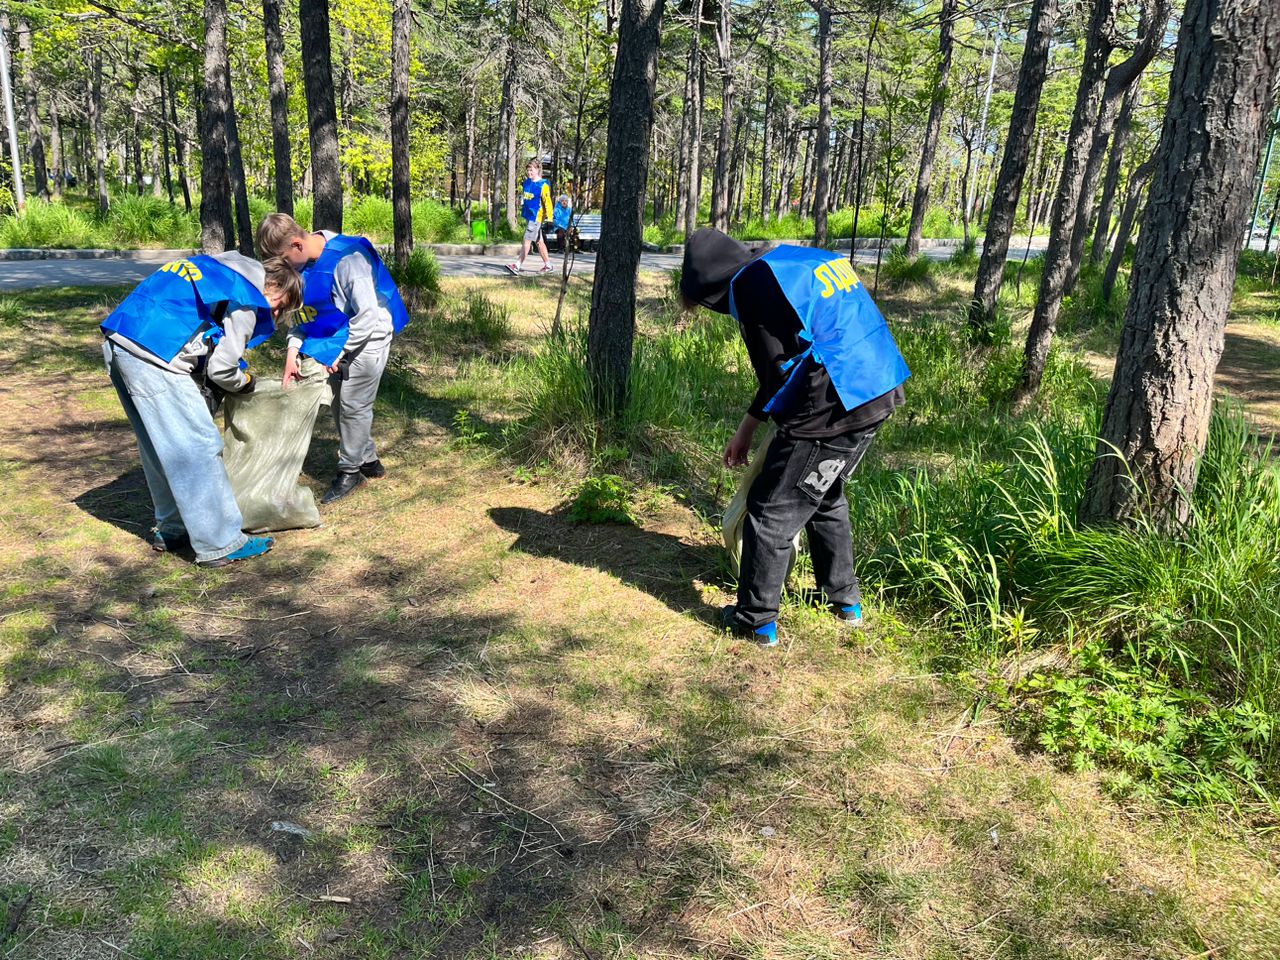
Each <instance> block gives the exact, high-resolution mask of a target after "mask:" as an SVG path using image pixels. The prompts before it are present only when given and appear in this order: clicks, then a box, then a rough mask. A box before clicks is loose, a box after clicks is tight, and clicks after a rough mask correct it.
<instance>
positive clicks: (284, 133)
mask: <svg viewBox="0 0 1280 960" xmlns="http://www.w3.org/2000/svg"><path fill="white" fill-rule="evenodd" d="M262 27H263V34H264V36H265V40H266V47H267V83H268V85H269V87H270V90H271V159H272V164H273V168H274V171H275V185H276V209H277V210H278V211H280V212H281V213H287V214H289V215H290V216H293V146H292V143H291V142H290V140H289V88H288V86H287V85H286V84H285V79H284V34H283V33H282V32H281V29H280V0H262Z"/></svg>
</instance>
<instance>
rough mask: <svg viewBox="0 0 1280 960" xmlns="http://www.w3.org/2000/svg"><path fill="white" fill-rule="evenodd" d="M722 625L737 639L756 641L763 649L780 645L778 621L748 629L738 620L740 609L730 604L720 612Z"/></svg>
mask: <svg viewBox="0 0 1280 960" xmlns="http://www.w3.org/2000/svg"><path fill="white" fill-rule="evenodd" d="M720 625H721V626H722V627H724V629H725V630H727V631H728V632H729V633H731V634H733V636H735V637H742V638H743V639H745V640H754V641H755V642H756V643H758V644H759V645H760V646H762V647H776V646H777V645H778V622H777V621H776V620H774V621H771V622H769V623H766V624H764V625H763V626H760V627H747V626H744V625H743V624H742V623H741V622H740V621H739V620H738V608H737V606H736V605H735V604H732V603H731V604H729V605H728V606H727V607H725V608H724V609H723V610H721V611H720Z"/></svg>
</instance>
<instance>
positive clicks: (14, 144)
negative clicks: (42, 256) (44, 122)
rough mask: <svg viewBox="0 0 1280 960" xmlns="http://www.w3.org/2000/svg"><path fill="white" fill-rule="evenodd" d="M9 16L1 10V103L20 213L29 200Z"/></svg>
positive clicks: (14, 196) (14, 195) (17, 205)
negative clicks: (13, 79)
mask: <svg viewBox="0 0 1280 960" xmlns="http://www.w3.org/2000/svg"><path fill="white" fill-rule="evenodd" d="M9 76H10V74H9V14H8V13H7V12H6V11H4V10H0V101H2V107H3V110H4V126H5V133H6V134H7V136H6V138H5V141H6V145H7V146H8V148H9V163H10V168H11V169H12V171H13V200H14V205H15V206H16V207H17V209H18V212H19V213H21V212H22V211H23V210H25V209H26V206H27V198H26V192H25V191H24V190H23V183H22V155H21V153H19V151H18V122H17V120H16V119H15V118H14V107H13V87H12V86H11V85H10V82H9Z"/></svg>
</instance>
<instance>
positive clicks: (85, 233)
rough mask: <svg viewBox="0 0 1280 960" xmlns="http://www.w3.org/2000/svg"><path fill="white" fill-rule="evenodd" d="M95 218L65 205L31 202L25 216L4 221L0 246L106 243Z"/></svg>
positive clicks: (17, 216) (66, 245) (77, 246)
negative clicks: (94, 220)
mask: <svg viewBox="0 0 1280 960" xmlns="http://www.w3.org/2000/svg"><path fill="white" fill-rule="evenodd" d="M100 234H101V231H100V230H99V227H98V225H97V224H96V223H94V222H93V220H92V219H90V218H89V217H87V216H85V215H84V214H83V213H81V212H80V211H79V210H76V209H75V208H74V207H69V206H67V205H65V204H62V203H48V202H46V201H44V200H31V201H29V202H28V203H27V209H26V210H25V211H23V212H22V213H21V214H11V215H9V216H6V217H4V218H2V219H0V247H27V248H86V247H98V246H102V245H103V243H104V239H103V237H102V236H101V235H100Z"/></svg>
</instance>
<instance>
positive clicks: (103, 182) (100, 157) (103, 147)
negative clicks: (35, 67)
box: [15, 0, 225, 213]
mask: <svg viewBox="0 0 1280 960" xmlns="http://www.w3.org/2000/svg"><path fill="white" fill-rule="evenodd" d="M208 2H212V0H206V6H207V3H208ZM224 22H225V21H224ZM90 70H91V71H92V79H91V80H90V82H89V104H88V107H89V129H90V130H91V131H92V135H93V174H94V183H95V184H96V186H97V190H98V210H99V212H101V213H106V212H107V210H108V208H109V207H110V206H111V197H110V195H108V193H107V140H106V137H104V136H103V134H102V51H101V50H99V49H95V50H94V51H93V54H92V66H91V67H90ZM15 160H16V158H15Z"/></svg>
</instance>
